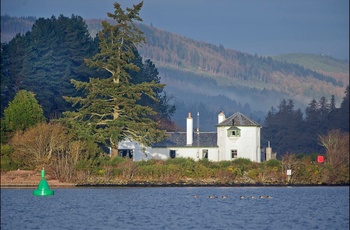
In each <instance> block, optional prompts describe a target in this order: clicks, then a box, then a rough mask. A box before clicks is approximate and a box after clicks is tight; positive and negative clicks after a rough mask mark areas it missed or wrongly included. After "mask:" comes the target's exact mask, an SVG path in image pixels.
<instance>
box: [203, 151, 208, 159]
mask: <svg viewBox="0 0 350 230" xmlns="http://www.w3.org/2000/svg"><path fill="white" fill-rule="evenodd" d="M202 158H203V159H204V158H206V159H208V149H203V150H202Z"/></svg>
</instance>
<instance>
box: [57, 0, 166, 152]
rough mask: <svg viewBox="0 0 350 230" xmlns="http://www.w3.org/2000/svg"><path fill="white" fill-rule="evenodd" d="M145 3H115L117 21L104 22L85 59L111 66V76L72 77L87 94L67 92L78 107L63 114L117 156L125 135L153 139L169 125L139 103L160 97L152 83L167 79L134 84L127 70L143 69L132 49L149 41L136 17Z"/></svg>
mask: <svg viewBox="0 0 350 230" xmlns="http://www.w3.org/2000/svg"><path fill="white" fill-rule="evenodd" d="M142 5H143V2H141V3H139V4H137V5H134V6H133V8H126V12H124V11H123V10H122V8H121V6H120V4H118V3H115V4H114V8H115V11H114V13H108V14H107V15H108V17H110V18H112V19H114V20H115V21H116V24H115V25H111V24H110V23H108V22H107V21H103V22H102V26H103V29H102V31H101V32H99V34H98V38H99V49H100V50H99V53H97V54H96V55H95V56H94V57H93V58H92V59H89V60H86V63H87V64H88V66H90V67H94V68H98V69H101V70H104V71H107V72H108V73H110V77H109V78H107V79H102V78H98V77H97V78H90V81H89V82H81V81H76V80H72V83H73V84H74V85H75V87H76V88H77V89H78V90H82V91H83V92H84V93H85V94H86V97H66V100H67V101H69V102H71V103H73V105H74V106H75V105H78V106H79V108H78V109H77V111H75V112H66V113H65V118H64V120H65V121H67V122H68V123H69V124H70V125H71V128H73V130H75V131H76V132H77V134H78V135H79V136H80V137H83V138H90V137H91V138H93V140H94V141H95V142H97V143H103V144H106V145H109V146H111V147H112V149H113V156H115V155H116V154H117V150H118V143H119V142H120V141H122V140H124V139H126V138H130V139H132V140H134V141H138V142H140V143H142V144H145V145H149V144H150V143H152V142H154V141H159V140H161V139H162V138H163V137H164V135H165V131H162V130H159V129H158V123H157V122H155V121H153V120H152V119H150V116H151V115H154V114H155V112H154V110H153V109H151V108H150V107H149V106H143V105H140V104H137V103H136V102H137V101H138V100H140V98H141V97H142V96H143V95H147V96H148V97H149V98H152V99H153V100H154V101H155V103H157V102H158V100H157V99H156V97H155V96H156V94H155V92H154V89H155V88H163V87H164V85H162V84H159V83H157V82H154V81H151V82H141V83H135V84H134V83H132V81H131V76H130V75H129V72H130V71H139V68H138V67H137V66H136V65H135V64H133V60H134V58H135V55H134V50H135V49H136V45H139V44H141V43H143V42H145V38H144V37H143V33H142V31H140V30H139V29H138V28H137V27H136V26H135V25H134V23H133V22H134V21H142V19H141V18H140V17H139V11H140V10H141V8H142Z"/></svg>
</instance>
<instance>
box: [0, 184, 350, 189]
mask: <svg viewBox="0 0 350 230" xmlns="http://www.w3.org/2000/svg"><path fill="white" fill-rule="evenodd" d="M38 183H39V182H38ZM48 183H49V186H50V188H92V187H95V188H101V187H110V188H113V187H115V188H118V187H145V188H147V187H148V188H152V187H154V188H157V187H174V188H175V187H184V188H185V187H347V186H350V185H349V184H232V183H215V184H207V183H195V184H192V183H189V184H180V183H171V184H169V183H126V184H125V183H122V184H108V183H106V184H69V183H65V184H51V185H50V182H48ZM37 187H38V184H20V183H18V184H0V189H11V188H18V189H20V188H37Z"/></svg>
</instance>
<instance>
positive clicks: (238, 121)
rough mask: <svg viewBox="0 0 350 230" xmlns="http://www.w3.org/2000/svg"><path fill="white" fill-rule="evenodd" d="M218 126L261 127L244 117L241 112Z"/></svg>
mask: <svg viewBox="0 0 350 230" xmlns="http://www.w3.org/2000/svg"><path fill="white" fill-rule="evenodd" d="M217 126H258V127H261V125H260V124H259V123H257V122H255V121H253V120H251V119H249V118H248V117H246V116H244V115H243V114H241V113H240V112H237V113H235V114H233V115H231V116H229V117H228V118H226V119H225V120H224V121H222V122H221V123H220V124H218V125H217Z"/></svg>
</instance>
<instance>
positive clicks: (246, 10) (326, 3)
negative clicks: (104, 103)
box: [1, 0, 349, 60]
mask: <svg viewBox="0 0 350 230" xmlns="http://www.w3.org/2000/svg"><path fill="white" fill-rule="evenodd" d="M114 2H115V1H114V0H1V14H2V15H4V14H8V15H10V16H36V17H46V18H47V17H51V16H52V15H55V16H58V15H60V14H63V15H65V16H71V14H75V15H79V16H82V17H83V18H105V17H106V13H107V12H113V10H114V9H113V3H114ZM118 2H119V3H120V4H121V5H122V7H123V8H125V7H130V6H132V3H138V2H140V1H135V0H119V1H118ZM140 16H141V18H142V19H143V21H144V23H145V24H151V23H152V24H153V26H154V27H157V28H160V29H163V30H166V31H169V32H173V33H177V34H181V35H184V36H186V37H189V38H193V39H196V40H200V41H205V42H209V43H212V44H215V45H220V44H221V45H223V46H224V47H225V48H231V49H235V50H239V51H242V52H247V53H250V54H257V55H259V56H260V55H263V56H266V55H277V54H284V53H312V54H321V53H322V54H325V55H330V56H332V57H335V58H338V59H347V60H349V0H144V6H143V8H142V10H141V12H140Z"/></svg>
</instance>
